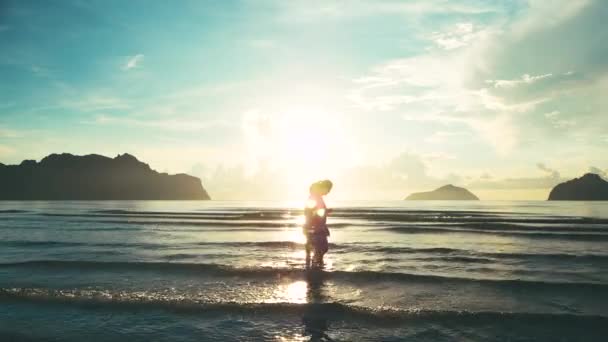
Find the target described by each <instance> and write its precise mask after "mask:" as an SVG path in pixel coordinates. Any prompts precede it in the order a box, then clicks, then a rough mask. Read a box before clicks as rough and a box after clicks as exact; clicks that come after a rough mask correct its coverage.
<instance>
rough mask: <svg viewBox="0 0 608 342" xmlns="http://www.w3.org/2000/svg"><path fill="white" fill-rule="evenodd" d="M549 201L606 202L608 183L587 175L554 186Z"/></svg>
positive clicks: (598, 177) (596, 176)
mask: <svg viewBox="0 0 608 342" xmlns="http://www.w3.org/2000/svg"><path fill="white" fill-rule="evenodd" d="M548 200H549V201H608V182H607V181H605V180H603V179H602V177H600V176H599V175H597V174H595V173H587V174H585V175H584V176H582V177H580V178H575V179H572V180H569V181H567V182H564V183H560V184H558V185H556V186H555V187H554V188H553V189H552V190H551V193H549V199H548Z"/></svg>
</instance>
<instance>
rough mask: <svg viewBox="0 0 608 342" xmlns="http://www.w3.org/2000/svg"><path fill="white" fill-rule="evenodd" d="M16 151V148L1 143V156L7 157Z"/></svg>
mask: <svg viewBox="0 0 608 342" xmlns="http://www.w3.org/2000/svg"><path fill="white" fill-rule="evenodd" d="M14 153H15V150H14V149H13V148H11V147H9V146H5V145H0V157H7V156H10V155H12V154H14Z"/></svg>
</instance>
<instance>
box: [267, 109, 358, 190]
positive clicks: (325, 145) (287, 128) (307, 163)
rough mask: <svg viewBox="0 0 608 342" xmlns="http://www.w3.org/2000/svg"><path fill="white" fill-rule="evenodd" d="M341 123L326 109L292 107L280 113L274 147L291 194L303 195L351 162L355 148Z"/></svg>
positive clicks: (332, 176)
mask: <svg viewBox="0 0 608 342" xmlns="http://www.w3.org/2000/svg"><path fill="white" fill-rule="evenodd" d="M341 126H342V125H340V124H339V122H338V121H337V120H336V119H335V118H334V116H333V115H332V113H329V112H327V111H325V110H319V109H304V108H301V109H292V110H289V111H286V112H285V113H283V114H282V115H281V117H280V118H279V121H278V127H277V132H278V135H277V136H276V140H277V141H276V145H275V146H276V148H277V150H278V151H277V152H278V153H277V155H278V159H277V162H278V163H280V168H281V169H283V170H285V175H286V178H287V180H288V189H286V191H287V192H288V193H289V194H290V196H299V197H301V196H302V193H303V192H306V189H308V186H309V185H310V183H312V182H313V181H315V180H318V179H321V178H334V177H335V176H336V175H337V174H339V172H340V171H341V170H343V169H344V168H345V167H347V166H348V165H350V164H352V162H353V159H354V158H355V156H354V155H353V154H352V151H353V149H352V148H349V147H348V139H347V138H348V137H347V136H346V135H345V133H344V132H345V130H344V129H342V127H341ZM294 198H297V197H294Z"/></svg>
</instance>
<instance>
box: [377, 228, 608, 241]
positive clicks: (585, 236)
mask: <svg viewBox="0 0 608 342" xmlns="http://www.w3.org/2000/svg"><path fill="white" fill-rule="evenodd" d="M370 230H372V231H373V230H385V231H392V232H396V233H403V234H427V233H466V234H491V235H503V236H519V237H528V238H543V239H567V240H581V241H597V240H602V241H606V240H608V232H607V233H605V234H602V233H595V234H592V233H579V232H577V231H571V232H550V231H530V230H483V229H470V228H463V227H461V226H457V225H450V226H441V227H440V226H393V227H383V228H372V229H370Z"/></svg>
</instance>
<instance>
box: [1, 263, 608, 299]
mask: <svg viewBox="0 0 608 342" xmlns="http://www.w3.org/2000/svg"><path fill="white" fill-rule="evenodd" d="M0 268H42V269H47V270H83V271H96V270H128V271H133V272H136V271H153V272H163V273H189V274H192V275H195V276H201V275H202V276H205V275H206V276H238V277H251V278H266V279H269V278H270V279H274V278H277V277H290V278H294V279H309V280H310V279H314V280H341V281H346V282H362V283H366V282H367V283H373V282H377V281H395V282H406V283H407V282H412V283H433V284H441V283H445V284H449V283H452V284H478V285H488V286H494V287H503V288H510V289H512V288H525V289H535V288H536V289H549V288H554V289H566V290H568V289H575V290H577V291H587V290H588V291H597V292H596V294H600V292H602V291H603V294H605V295H608V284H604V283H595V282H545V281H533V280H520V279H478V278H459V277H447V276H439V275H425V274H412V273H395V272H379V271H356V272H349V271H322V270H312V271H305V270H303V269H296V268H272V267H258V268H234V267H229V266H224V265H218V264H200V263H174V262H120V261H116V262H113V261H67V260H38V261H25V262H16V263H1V264H0Z"/></svg>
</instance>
